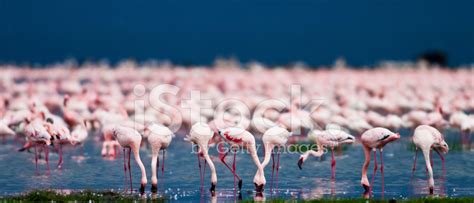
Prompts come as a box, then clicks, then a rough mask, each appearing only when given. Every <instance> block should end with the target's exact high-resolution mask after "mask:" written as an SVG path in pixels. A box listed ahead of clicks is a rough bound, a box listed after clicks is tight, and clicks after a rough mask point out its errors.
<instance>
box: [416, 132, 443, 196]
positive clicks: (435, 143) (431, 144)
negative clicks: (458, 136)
mask: <svg viewBox="0 0 474 203" xmlns="http://www.w3.org/2000/svg"><path fill="white" fill-rule="evenodd" d="M413 143H414V144H415V146H416V148H415V161H414V162H413V169H412V170H413V173H414V172H415V170H416V159H417V155H418V148H420V149H421V152H422V153H423V156H424V158H425V162H426V169H427V171H428V175H429V180H428V184H429V186H428V187H429V192H430V194H433V190H434V179H433V169H432V167H431V157H430V154H431V153H430V152H431V149H433V150H435V151H436V153H438V155H439V156H440V158H441V161H442V164H443V169H444V157H443V155H442V154H441V153H444V154H446V153H448V151H449V147H448V144H447V143H446V142H445V141H444V138H443V135H442V134H441V133H440V132H439V131H438V130H437V129H436V128H433V127H431V126H429V125H420V126H418V127H416V128H415V132H414V134H413Z"/></svg>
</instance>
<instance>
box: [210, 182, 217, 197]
mask: <svg viewBox="0 0 474 203" xmlns="http://www.w3.org/2000/svg"><path fill="white" fill-rule="evenodd" d="M209 191H210V192H211V194H212V196H215V195H216V184H215V183H211V188H209Z"/></svg>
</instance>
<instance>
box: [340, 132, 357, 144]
mask: <svg viewBox="0 0 474 203" xmlns="http://www.w3.org/2000/svg"><path fill="white" fill-rule="evenodd" d="M355 140H356V139H355V137H354V136H352V135H349V134H346V135H345V136H344V137H343V138H342V141H341V142H340V143H344V144H352V143H354V142H355Z"/></svg>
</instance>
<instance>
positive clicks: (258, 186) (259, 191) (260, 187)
mask: <svg viewBox="0 0 474 203" xmlns="http://www.w3.org/2000/svg"><path fill="white" fill-rule="evenodd" d="M253 184H254V185H255V191H256V192H257V194H262V193H263V188H264V187H265V184H257V183H253Z"/></svg>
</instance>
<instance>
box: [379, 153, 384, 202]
mask: <svg viewBox="0 0 474 203" xmlns="http://www.w3.org/2000/svg"><path fill="white" fill-rule="evenodd" d="M382 151H383V150H382V149H380V174H381V175H382V197H383V194H384V171H383V152H382Z"/></svg>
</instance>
